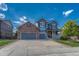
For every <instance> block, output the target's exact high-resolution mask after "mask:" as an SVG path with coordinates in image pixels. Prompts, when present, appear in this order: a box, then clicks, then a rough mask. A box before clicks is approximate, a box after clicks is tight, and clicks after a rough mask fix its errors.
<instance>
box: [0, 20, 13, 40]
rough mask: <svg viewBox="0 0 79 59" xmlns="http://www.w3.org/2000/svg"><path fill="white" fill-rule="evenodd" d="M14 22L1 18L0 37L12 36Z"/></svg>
mask: <svg viewBox="0 0 79 59" xmlns="http://www.w3.org/2000/svg"><path fill="white" fill-rule="evenodd" d="M12 32H13V31H12V23H11V22H10V21H9V20H3V19H0V39H7V38H12Z"/></svg>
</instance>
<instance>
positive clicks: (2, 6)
mask: <svg viewBox="0 0 79 59" xmlns="http://www.w3.org/2000/svg"><path fill="white" fill-rule="evenodd" d="M0 10H2V11H7V10H8V7H7V4H5V3H0Z"/></svg>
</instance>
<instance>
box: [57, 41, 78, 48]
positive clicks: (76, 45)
mask: <svg viewBox="0 0 79 59" xmlns="http://www.w3.org/2000/svg"><path fill="white" fill-rule="evenodd" d="M58 42H60V43H62V44H65V45H69V46H71V47H79V42H77V41H74V40H59V41H58Z"/></svg>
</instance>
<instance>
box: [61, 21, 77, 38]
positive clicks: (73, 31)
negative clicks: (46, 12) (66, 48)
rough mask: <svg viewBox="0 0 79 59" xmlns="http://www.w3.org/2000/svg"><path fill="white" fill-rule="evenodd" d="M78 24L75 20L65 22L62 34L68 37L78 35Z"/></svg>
mask: <svg viewBox="0 0 79 59" xmlns="http://www.w3.org/2000/svg"><path fill="white" fill-rule="evenodd" d="M78 35H79V31H78V26H77V24H76V22H75V21H72V20H69V21H68V22H66V23H65V25H64V26H63V29H62V36H63V37H65V38H67V37H69V36H78Z"/></svg>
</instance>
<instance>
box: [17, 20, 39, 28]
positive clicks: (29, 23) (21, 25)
mask: <svg viewBox="0 0 79 59" xmlns="http://www.w3.org/2000/svg"><path fill="white" fill-rule="evenodd" d="M26 24H31V25H32V26H34V27H36V28H37V30H39V28H38V27H37V26H35V25H34V24H32V23H31V22H26V23H24V24H22V25H21V26H19V27H18V29H20V28H21V27H22V26H24V25H26Z"/></svg>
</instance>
